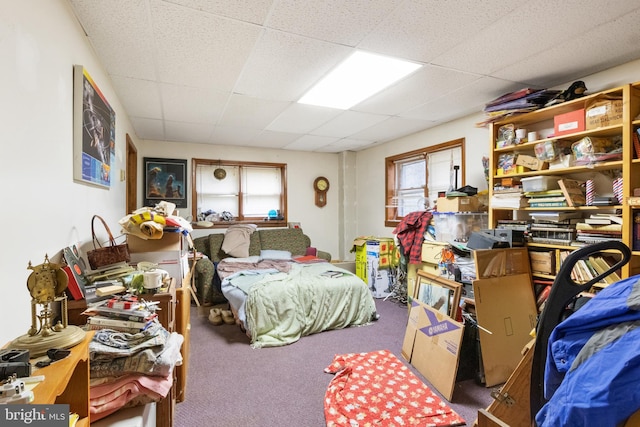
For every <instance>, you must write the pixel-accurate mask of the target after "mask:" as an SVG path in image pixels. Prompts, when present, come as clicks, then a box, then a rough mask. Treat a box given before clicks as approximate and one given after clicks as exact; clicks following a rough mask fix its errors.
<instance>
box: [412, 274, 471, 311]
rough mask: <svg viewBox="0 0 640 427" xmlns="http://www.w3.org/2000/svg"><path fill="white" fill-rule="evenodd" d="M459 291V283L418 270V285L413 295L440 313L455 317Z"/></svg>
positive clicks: (460, 290)
mask: <svg viewBox="0 0 640 427" xmlns="http://www.w3.org/2000/svg"><path fill="white" fill-rule="evenodd" d="M461 292H462V285H461V284H460V283H458V282H455V281H453V280H449V279H447V278H445V277H442V276H435V275H433V274H429V273H427V272H426V271H422V270H418V286H416V290H415V293H416V295H415V296H414V297H415V298H416V299H418V300H419V301H422V302H423V303H425V304H427V305H428V306H430V307H432V308H434V309H436V310H438V311H439V312H441V313H442V314H446V315H447V316H449V317H451V318H453V319H455V318H456V314H457V312H458V306H459V305H460V294H461Z"/></svg>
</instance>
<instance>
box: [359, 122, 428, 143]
mask: <svg viewBox="0 0 640 427" xmlns="http://www.w3.org/2000/svg"><path fill="white" fill-rule="evenodd" d="M435 125H436V122H429V121H425V120H416V119H403V118H400V117H391V118H389V119H387V120H385V121H383V122H380V123H378V124H376V125H374V126H371V127H369V128H367V129H365V130H363V131H362V132H358V133H356V134H353V135H351V137H352V138H355V139H362V140H370V141H376V142H384V141H390V140H392V139H396V138H400V137H403V136H406V135H410V134H412V133H415V132H418V131H420V130H423V129H427V128H430V127H432V126H435Z"/></svg>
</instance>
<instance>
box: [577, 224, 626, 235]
mask: <svg viewBox="0 0 640 427" xmlns="http://www.w3.org/2000/svg"><path fill="white" fill-rule="evenodd" d="M576 230H580V231H590V232H604V233H610V232H617V233H622V224H602V225H599V224H587V223H586V222H579V223H577V224H576Z"/></svg>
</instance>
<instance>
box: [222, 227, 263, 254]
mask: <svg viewBox="0 0 640 427" xmlns="http://www.w3.org/2000/svg"><path fill="white" fill-rule="evenodd" d="M255 229H256V226H255V225H253V224H246V225H232V226H230V227H229V228H228V229H227V231H226V232H225V233H224V240H223V241H222V250H223V251H224V253H226V254H227V255H231V256H232V257H235V258H247V257H248V256H249V244H250V239H251V234H252V233H253V232H254V231H255Z"/></svg>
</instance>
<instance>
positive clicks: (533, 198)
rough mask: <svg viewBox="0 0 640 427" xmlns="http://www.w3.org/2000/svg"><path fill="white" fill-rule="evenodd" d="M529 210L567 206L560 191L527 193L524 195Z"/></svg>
mask: <svg viewBox="0 0 640 427" xmlns="http://www.w3.org/2000/svg"><path fill="white" fill-rule="evenodd" d="M524 195H525V197H527V201H528V204H529V207H531V208H552V207H553V208H556V207H566V206H569V204H568V202H567V199H566V197H565V196H564V194H563V193H562V190H559V189H558V190H547V191H529V192H526V193H524Z"/></svg>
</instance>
